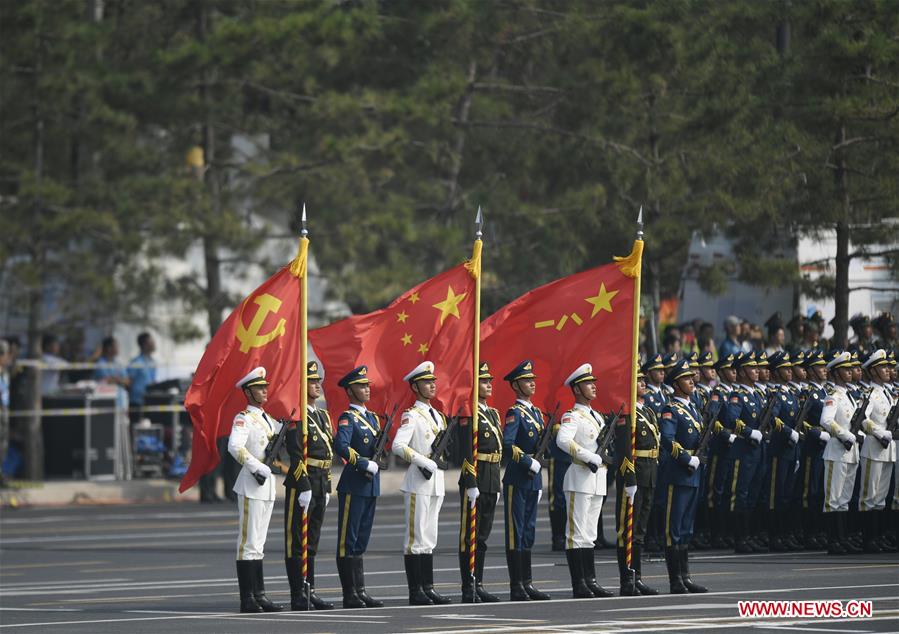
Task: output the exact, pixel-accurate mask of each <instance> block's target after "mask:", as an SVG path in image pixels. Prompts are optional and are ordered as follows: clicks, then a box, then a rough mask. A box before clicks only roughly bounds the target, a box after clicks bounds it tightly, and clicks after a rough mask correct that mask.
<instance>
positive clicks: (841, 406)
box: [821, 385, 870, 464]
mask: <svg viewBox="0 0 899 634" xmlns="http://www.w3.org/2000/svg"><path fill="white" fill-rule="evenodd" d="M856 405H857V403H856V402H855V401H853V400H852V397H850V396H849V394H848V393H847V392H846V388H845V387H843V386H841V385H832V386H828V387H827V396H826V397H825V399H824V407H823V409H822V410H821V427H823V428H824V430H825V431H826V432H827V433H829V434H830V440H828V441H827V445H826V446H825V447H824V459H825V460H828V461H830V462H847V463H849V464H856V463H858V442H855V443H854V444H853V445H852V448H851V449H848V450H847V449H846V447H845V446H843V441H842V440H840V439H839V435H843V436H845V435H846V433H848V432H849V425H850V423H851V422H852V415H853V414H854V413H855V407H856ZM869 406H870V405H869ZM843 432H845V433H843ZM856 440H857V439H856Z"/></svg>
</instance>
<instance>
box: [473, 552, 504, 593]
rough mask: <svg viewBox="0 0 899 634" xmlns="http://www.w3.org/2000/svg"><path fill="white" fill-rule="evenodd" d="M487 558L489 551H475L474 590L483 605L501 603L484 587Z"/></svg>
mask: <svg viewBox="0 0 899 634" xmlns="http://www.w3.org/2000/svg"><path fill="white" fill-rule="evenodd" d="M486 556H487V551H486V550H484V549H481V548H478V549H477V550H476V551H474V576H475V586H474V589H475V592H477V594H478V599H480V601H481V603H499V597H497V596H495V595H492V594H490V593H489V592H487V589H486V588H485V587H484V558H485V557H486Z"/></svg>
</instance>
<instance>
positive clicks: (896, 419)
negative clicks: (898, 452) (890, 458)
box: [881, 400, 899, 447]
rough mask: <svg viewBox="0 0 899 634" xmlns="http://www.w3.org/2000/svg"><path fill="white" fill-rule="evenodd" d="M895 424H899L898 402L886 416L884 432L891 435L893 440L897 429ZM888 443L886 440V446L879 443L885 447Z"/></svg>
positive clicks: (898, 401)
mask: <svg viewBox="0 0 899 634" xmlns="http://www.w3.org/2000/svg"><path fill="white" fill-rule="evenodd" d="M897 423H899V400H897V401H896V403H895V405H893V407H892V408H891V409H890V413H889V414H887V420H886V430H887V431H888V432H890V433H891V434H892V435H893V438H896V431H897V427H899V425H897ZM889 442H890V441H889V440H888V441H886V444H883V441H881V444H883V446H884V447H886V446H887V445H889Z"/></svg>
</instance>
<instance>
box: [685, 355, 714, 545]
mask: <svg viewBox="0 0 899 634" xmlns="http://www.w3.org/2000/svg"><path fill="white" fill-rule="evenodd" d="M684 359H686V360H687V361H688V362H689V363H690V369H691V370H693V394H692V395H691V396H690V401H691V402H692V403H693V406H694V407H695V408H696V411H697V412H699V413H700V415H701V414H702V412H703V410H704V409H705V406H706V403H708V402H709V400H710V399H711V396H712V388H711V387H710V386H709V385H704V384H703V383H702V380H703V378H702V377H703V374H702V364H701V363H700V355H699V354H697V353H695V352H688V353H687V354H685V355H684ZM703 359H704V360H705V361H706V362H707V363H708V365H709V367H711V365H712V353H710V352H705V353H703ZM712 372H714V369H712ZM701 420H702V418H700V421H701ZM707 475H708V470H707V469H703V470H702V480H701V482H700V483H699V500H700V501H699V506H697V508H696V522H695V524H696V525H695V526H694V529H693V541H692V542H691V543H690V546H691V547H692V548H693V550H708V549H709V548H710V547H711V544H710V543H709V513H708V505H706V504H703V500H705V499H706V476H707Z"/></svg>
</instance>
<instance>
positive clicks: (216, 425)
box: [178, 248, 306, 492]
mask: <svg viewBox="0 0 899 634" xmlns="http://www.w3.org/2000/svg"><path fill="white" fill-rule="evenodd" d="M305 262H306V253H305V249H304V248H301V251H300V254H299V255H298V256H297V258H296V259H295V260H294V261H293V262H291V264H290V265H289V266H286V267H284V268H282V269H281V270H280V271H278V272H277V273H276V274H275V275H274V276H272V277H270V278H269V279H268V280H267V281H266V282H265V283H264V284H263V285H262V286H260V287H259V288H257V289H256V290H255V291H253V292H252V293H251V294H250V296H249V297H247V298H246V299H245V300H244V301H243V302H242V303H241V304H240V306H238V307H237V308H236V309H234V311H233V312H232V313H231V314H230V315H229V316H228V319H226V320H225V323H223V324H222V325H221V326H220V327H219V329H218V330H217V331H216V333H215V336H214V337H213V338H212V341H210V342H209V345H208V346H207V347H206V352H205V353H204V354H203V358H202V359H200V365H198V366H197V371H196V373H195V374H194V379H193V382H192V383H191V384H190V389H188V390H187V395H186V397H185V399H184V406H185V407H186V408H187V411H188V412H190V417H191V420H192V421H193V426H194V434H193V444H192V448H191V460H190V467H189V468H188V470H187V473H186V474H184V478H183V479H182V480H181V486H179V487H178V490H179V491H181V492H184V491H186V490H187V489H189V488H190V487H192V486H193V485H194V484H196V482H197V480H199V479H200V477H201V476H203V475H205V474H206V473H209V472H210V471H212V469H214V468H215V466H216V465H217V464H218V461H219V453H218V449H217V448H216V444H215V442H216V439H218V438H220V437H222V436H227V435H228V434H229V433H231V423H232V421H233V420H234V416H235V414H237V413H238V412H240V411H241V410H243V409H244V408H246V406H247V400H246V397H245V396H244V394H243V391H242V390H239V389H237V388H236V387H235V384H236V383H237V381H239V380H240V379H241V378H242V377H243V376H245V375H246V374H247V373H248V372H249V371H250V370H252V369H253V368H255V367H257V366H260V365H261V366H263V367H265V369H266V371H267V377H266V378H268V380H269V383H270V385H269V389H268V393H269V397H268V402H267V403H266V404H265V410H266V412H268V413H269V414H271V415H272V416H274V417H275V418H284V417H287V416H289V415H290V413H291V411H294V410H296V409H298V408H299V407H300V384H301V382H302V369H303V368H302V363H301V358H300V347H301V336H300V327H301V325H302V316H301V310H300V294H301V278H300V276H301V275H305V268H306V267H305Z"/></svg>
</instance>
